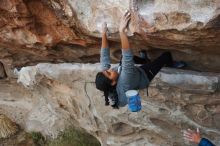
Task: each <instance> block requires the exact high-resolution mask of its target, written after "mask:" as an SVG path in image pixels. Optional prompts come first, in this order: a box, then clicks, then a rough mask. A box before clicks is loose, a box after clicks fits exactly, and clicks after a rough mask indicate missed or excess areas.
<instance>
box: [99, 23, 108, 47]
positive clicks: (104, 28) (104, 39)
mask: <svg viewBox="0 0 220 146" xmlns="http://www.w3.org/2000/svg"><path fill="white" fill-rule="evenodd" d="M107 30H108V28H107V24H106V23H105V22H104V23H103V24H102V46H101V48H109V44H108V39H107Z"/></svg>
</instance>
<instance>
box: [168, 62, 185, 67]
mask: <svg viewBox="0 0 220 146" xmlns="http://www.w3.org/2000/svg"><path fill="white" fill-rule="evenodd" d="M186 66H187V64H186V63H185V62H183V61H173V64H172V66H171V67H173V68H184V67H186Z"/></svg>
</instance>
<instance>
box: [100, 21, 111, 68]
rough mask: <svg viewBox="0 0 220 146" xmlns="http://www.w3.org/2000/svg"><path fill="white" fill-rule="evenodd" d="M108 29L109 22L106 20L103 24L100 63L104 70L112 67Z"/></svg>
mask: <svg viewBox="0 0 220 146" xmlns="http://www.w3.org/2000/svg"><path fill="white" fill-rule="evenodd" d="M107 30H108V28H107V24H106V23H105V22H104V23H103V24H102V46H101V52H100V63H101V69H102V70H103V71H104V70H108V69H109V68H110V67H111V62H110V50H109V44H108V39H107Z"/></svg>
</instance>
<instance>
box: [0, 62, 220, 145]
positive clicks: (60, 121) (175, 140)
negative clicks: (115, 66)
mask: <svg viewBox="0 0 220 146" xmlns="http://www.w3.org/2000/svg"><path fill="white" fill-rule="evenodd" d="M99 66H100V64H77V63H76V64H67V63H64V64H48V63H44V64H38V65H37V66H30V67H25V68H22V69H21V70H20V71H19V72H18V73H17V74H18V82H19V84H16V83H15V82H8V81H7V82H8V84H7V86H2V87H1V88H0V90H1V95H2V96H0V107H1V108H0V110H1V112H3V113H5V114H7V115H8V116H9V117H10V118H11V119H13V120H14V121H16V122H17V123H18V124H19V125H21V126H22V127H23V128H25V129H26V130H27V131H39V132H42V133H43V134H44V135H47V136H50V137H56V136H57V134H58V133H59V132H60V131H62V130H63V129H65V128H66V127H68V126H69V125H75V126H80V127H82V128H84V129H85V130H87V131H88V132H89V133H91V134H92V135H94V136H95V137H97V138H98V139H99V141H100V142H101V143H102V145H104V146H105V145H113V146H121V145H130V146H132V145H141V146H142V145H147V146H151V145H152V146H159V145H163V146H171V145H178V146H186V145H190V144H187V143H186V142H184V140H183V137H182V130H184V129H187V128H193V129H195V128H196V127H199V128H200V131H201V133H202V136H204V137H207V138H209V139H210V140H212V141H213V142H214V143H215V144H216V145H219V144H220V141H219V136H220V127H219V119H220V117H219V116H220V102H219V97H220V92H219V91H220V83H219V80H220V75H219V74H214V73H202V72H195V71H184V70H175V69H169V68H164V69H163V70H162V71H161V72H160V73H159V74H158V75H157V76H156V78H155V79H154V80H153V82H152V83H151V84H150V87H149V96H147V91H146V90H142V91H140V94H141V97H142V106H143V108H142V110H141V111H140V112H138V113H132V112H130V111H129V110H128V108H127V106H126V107H123V108H120V109H119V110H115V109H112V108H111V107H109V106H105V104H104V97H103V93H101V92H100V91H98V90H97V89H96V88H95V85H94V78H95V75H96V73H97V72H98V71H99ZM22 84H23V85H24V86H22ZM13 90H16V93H14V92H13ZM14 94H16V95H14Z"/></svg>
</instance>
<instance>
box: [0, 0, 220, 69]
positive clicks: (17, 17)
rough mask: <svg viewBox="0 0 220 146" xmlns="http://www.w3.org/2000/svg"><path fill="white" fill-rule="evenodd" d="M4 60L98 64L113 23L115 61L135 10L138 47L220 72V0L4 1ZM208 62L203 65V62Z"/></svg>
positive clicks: (0, 55) (132, 29) (0, 19)
mask: <svg viewBox="0 0 220 146" xmlns="http://www.w3.org/2000/svg"><path fill="white" fill-rule="evenodd" d="M0 2H1V6H0V46H1V47H2V48H1V49H0V59H1V60H2V61H3V63H4V62H7V63H6V64H8V65H9V66H10V67H11V68H13V67H21V66H25V65H33V64H36V63H39V62H70V61H71V62H72V61H75V62H98V60H99V59H98V54H99V48H100V36H101V35H100V29H101V24H102V23H103V22H107V24H108V27H109V39H110V40H111V42H112V43H111V45H112V47H113V48H114V49H113V55H115V60H118V59H120V57H119V56H118V55H117V53H118V52H119V51H118V50H119V48H120V44H119V43H118V41H119V36H118V26H119V21H120V18H121V16H122V15H123V14H124V12H125V11H126V10H128V9H129V10H131V13H132V20H131V23H130V25H129V30H128V34H129V35H130V36H131V37H130V41H131V44H132V48H133V49H134V51H137V50H138V49H141V48H142V49H147V50H149V51H150V52H152V53H153V54H155V50H156V48H157V49H158V48H159V49H168V50H170V51H172V52H173V53H175V52H177V53H176V54H175V57H176V58H180V59H184V60H185V61H188V62H189V64H190V65H189V67H191V68H194V69H196V70H201V71H215V72H219V71H220V70H219V68H220V66H219V63H216V62H219V61H220V60H219V55H220V51H219V47H220V45H219V40H220V29H219V27H220V23H219V22H220V1H219V0H205V1H204V0H181V1H179V0H117V1H115V0H105V1H103V0H80V1H79V0H59V1H58V0H1V1H0ZM201 62H203V63H201Z"/></svg>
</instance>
